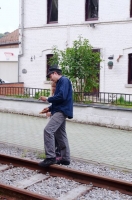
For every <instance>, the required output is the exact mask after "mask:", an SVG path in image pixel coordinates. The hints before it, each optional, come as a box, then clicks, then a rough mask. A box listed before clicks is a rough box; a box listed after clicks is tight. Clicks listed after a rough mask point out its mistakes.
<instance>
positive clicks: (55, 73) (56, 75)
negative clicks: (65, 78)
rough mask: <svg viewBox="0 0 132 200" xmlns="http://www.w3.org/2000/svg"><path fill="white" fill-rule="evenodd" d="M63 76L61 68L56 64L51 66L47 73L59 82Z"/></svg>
mask: <svg viewBox="0 0 132 200" xmlns="http://www.w3.org/2000/svg"><path fill="white" fill-rule="evenodd" d="M61 76H62V71H61V69H59V68H57V67H56V66H55V67H54V66H53V67H50V68H49V71H48V73H47V78H50V80H51V81H53V82H57V81H58V80H59V78H60V77H61Z"/></svg>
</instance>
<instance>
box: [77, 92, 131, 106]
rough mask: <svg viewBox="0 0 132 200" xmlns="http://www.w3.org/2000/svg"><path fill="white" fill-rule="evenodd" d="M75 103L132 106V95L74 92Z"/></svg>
mask: <svg viewBox="0 0 132 200" xmlns="http://www.w3.org/2000/svg"><path fill="white" fill-rule="evenodd" d="M74 101H75V102H78V103H79V102H83V103H85V104H89V103H100V104H112V105H126V106H132V94H123V93H108V92H97V93H85V92H74Z"/></svg>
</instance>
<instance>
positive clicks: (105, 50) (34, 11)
mask: <svg viewBox="0 0 132 200" xmlns="http://www.w3.org/2000/svg"><path fill="white" fill-rule="evenodd" d="M58 2H59V18H58V24H46V23H47V22H46V21H47V9H46V5H47V1H46V0H39V3H38V2H37V1H35V0H30V1H24V30H23V38H22V39H23V56H21V58H20V70H19V71H20V74H19V78H20V81H21V82H24V83H25V86H28V87H39V88H49V87H50V86H49V84H46V82H45V81H46V54H49V53H51V52H52V51H51V49H52V47H53V45H56V46H57V47H58V48H59V49H62V50H63V49H65V48H66V47H67V46H72V43H73V41H74V40H76V39H77V38H78V36H79V35H81V36H82V37H83V38H87V39H89V41H90V44H91V45H92V46H93V47H94V48H99V49H100V51H101V58H102V60H103V61H102V63H101V70H100V91H101V92H115V93H132V85H129V87H128V86H127V78H128V54H129V53H132V40H131V35H132V18H130V1H129V0H125V1H120V0H117V1H115V0H111V1H106V0H99V19H98V20H97V21H91V22H88V21H87V22H86V21H85V0H78V1H76V0H72V1H70V0H67V1H64V0H58ZM93 22H94V23H95V28H91V27H90V26H89V24H90V23H93ZM20 23H21V22H20ZM110 55H114V60H113V62H114V66H113V69H112V70H110V69H108V66H107V63H108V61H109V60H108V57H109V56H110ZM119 55H122V57H121V58H120V59H119V62H117V59H118V57H119ZM31 56H32V57H34V56H35V59H34V60H33V62H31V61H30V58H31ZM23 68H26V69H27V74H22V69H23Z"/></svg>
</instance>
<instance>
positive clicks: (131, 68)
mask: <svg viewBox="0 0 132 200" xmlns="http://www.w3.org/2000/svg"><path fill="white" fill-rule="evenodd" d="M128 63H129V64H128V84H132V54H129V55H128Z"/></svg>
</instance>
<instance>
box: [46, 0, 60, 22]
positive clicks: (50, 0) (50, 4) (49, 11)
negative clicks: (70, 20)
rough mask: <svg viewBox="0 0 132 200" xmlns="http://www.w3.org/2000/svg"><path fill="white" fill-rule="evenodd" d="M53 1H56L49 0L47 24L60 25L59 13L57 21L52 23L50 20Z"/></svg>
mask: <svg viewBox="0 0 132 200" xmlns="http://www.w3.org/2000/svg"><path fill="white" fill-rule="evenodd" d="M52 1H54V0H47V24H54V23H58V13H57V21H51V20H50V17H51V6H52ZM57 1H58V0H57Z"/></svg>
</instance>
